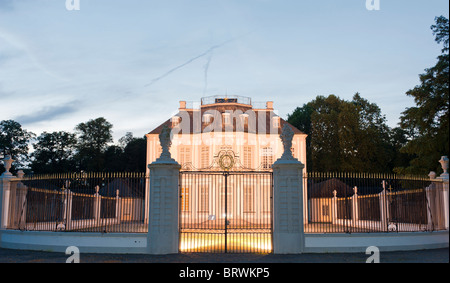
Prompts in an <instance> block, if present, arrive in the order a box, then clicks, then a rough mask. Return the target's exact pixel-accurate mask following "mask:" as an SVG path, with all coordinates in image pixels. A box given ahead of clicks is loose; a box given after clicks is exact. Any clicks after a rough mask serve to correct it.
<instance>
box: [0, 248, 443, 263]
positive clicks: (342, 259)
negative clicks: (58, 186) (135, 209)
mask: <svg viewBox="0 0 450 283" xmlns="http://www.w3.org/2000/svg"><path fill="white" fill-rule="evenodd" d="M369 256H370V255H366V254H365V253H361V254H359V253H352V254H301V255H272V254H271V255H254V254H176V255H164V256H153V255H110V254H83V253H82V252H81V253H80V257H79V259H80V263H178V264H187V263H216V264H221V263H225V264H227V263H228V264H236V263H244V264H251V263H255V264H272V263H365V262H366V260H367V258H368V257H369ZM68 257H69V256H68V255H66V254H65V253H49V252H36V251H20V250H9V249H0V263H65V262H66V260H67V258H68ZM380 263H449V249H448V248H444V249H436V250H422V251H407V252H381V253H380Z"/></svg>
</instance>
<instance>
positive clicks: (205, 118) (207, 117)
mask: <svg viewBox="0 0 450 283" xmlns="http://www.w3.org/2000/svg"><path fill="white" fill-rule="evenodd" d="M212 118H213V115H212V114H208V113H207V114H203V123H205V124H210V123H211V121H212Z"/></svg>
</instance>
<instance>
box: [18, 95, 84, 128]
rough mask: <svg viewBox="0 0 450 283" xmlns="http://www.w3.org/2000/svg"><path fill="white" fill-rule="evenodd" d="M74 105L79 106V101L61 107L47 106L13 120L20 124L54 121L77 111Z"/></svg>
mask: <svg viewBox="0 0 450 283" xmlns="http://www.w3.org/2000/svg"><path fill="white" fill-rule="evenodd" d="M76 105H78V106H79V105H80V102H79V101H72V102H69V103H66V104H64V105H61V106H47V107H44V108H42V109H40V110H38V111H36V112H34V113H31V114H27V115H21V116H18V117H16V118H15V119H14V120H15V121H17V122H19V123H20V124H22V125H23V124H28V125H29V124H34V123H39V122H44V121H51V120H55V119H56V118H60V117H62V116H65V115H67V114H71V113H74V112H77V111H78V108H77V107H76Z"/></svg>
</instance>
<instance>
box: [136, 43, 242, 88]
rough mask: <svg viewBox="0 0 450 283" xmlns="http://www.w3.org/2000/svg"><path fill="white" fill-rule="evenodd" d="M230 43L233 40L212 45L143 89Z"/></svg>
mask: <svg viewBox="0 0 450 283" xmlns="http://www.w3.org/2000/svg"><path fill="white" fill-rule="evenodd" d="M231 41H234V39H230V40H227V41H225V42H223V43H221V44H218V45H214V46H212V47H210V48H209V49H208V50H206V51H205V52H203V53H202V54H200V55H198V56H195V57H194V58H191V59H189V60H188V61H186V62H184V63H183V64H181V65H179V66H177V67H175V68H173V69H171V70H170V71H168V72H166V73H165V74H163V75H161V76H159V77H157V78H154V79H153V80H152V81H151V82H150V83H148V84H146V85H145V87H147V86H151V85H152V84H154V83H156V82H157V81H159V80H161V79H163V78H165V77H167V76H168V75H170V74H172V73H173V72H175V71H176V70H178V69H181V68H183V67H184V66H186V65H189V64H190V63H192V62H193V61H195V60H197V59H199V58H202V57H203V56H206V55H208V54H210V53H211V52H212V51H214V50H215V49H217V48H220V47H222V46H224V45H226V44H228V43H230V42H231Z"/></svg>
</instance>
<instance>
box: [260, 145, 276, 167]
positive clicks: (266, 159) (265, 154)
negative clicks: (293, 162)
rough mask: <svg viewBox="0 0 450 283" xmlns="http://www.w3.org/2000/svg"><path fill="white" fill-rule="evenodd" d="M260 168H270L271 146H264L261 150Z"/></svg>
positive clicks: (271, 162)
mask: <svg viewBox="0 0 450 283" xmlns="http://www.w3.org/2000/svg"><path fill="white" fill-rule="evenodd" d="M261 157H262V168H263V169H270V168H272V164H273V152H272V148H271V147H264V148H263V149H262V151H261Z"/></svg>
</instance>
